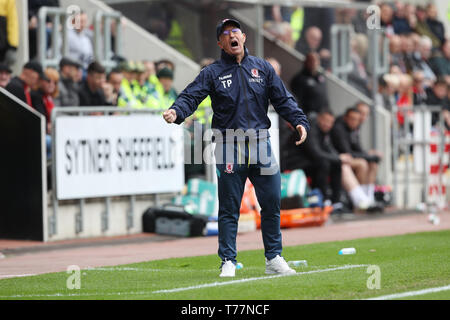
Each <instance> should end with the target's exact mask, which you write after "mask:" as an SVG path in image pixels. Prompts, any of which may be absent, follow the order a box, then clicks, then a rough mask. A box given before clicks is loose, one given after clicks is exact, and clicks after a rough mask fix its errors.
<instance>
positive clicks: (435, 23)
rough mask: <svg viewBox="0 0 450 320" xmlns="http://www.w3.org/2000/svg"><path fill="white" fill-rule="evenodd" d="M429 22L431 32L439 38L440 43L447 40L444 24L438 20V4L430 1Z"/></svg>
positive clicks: (428, 8)
mask: <svg viewBox="0 0 450 320" xmlns="http://www.w3.org/2000/svg"><path fill="white" fill-rule="evenodd" d="M426 21H427V24H428V27H429V28H430V30H431V32H433V34H434V35H435V36H436V38H438V39H439V43H440V45H442V43H443V42H444V41H445V28H444V24H443V23H442V22H440V21H439V20H438V12H437V8H436V5H434V4H433V3H430V4H428V5H427V20H426Z"/></svg>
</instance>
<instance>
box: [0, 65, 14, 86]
mask: <svg viewBox="0 0 450 320" xmlns="http://www.w3.org/2000/svg"><path fill="white" fill-rule="evenodd" d="M11 73H12V70H11V69H10V67H8V66H7V65H6V64H3V63H0V87H1V88H5V87H6V86H7V85H8V83H9V81H10V80H11Z"/></svg>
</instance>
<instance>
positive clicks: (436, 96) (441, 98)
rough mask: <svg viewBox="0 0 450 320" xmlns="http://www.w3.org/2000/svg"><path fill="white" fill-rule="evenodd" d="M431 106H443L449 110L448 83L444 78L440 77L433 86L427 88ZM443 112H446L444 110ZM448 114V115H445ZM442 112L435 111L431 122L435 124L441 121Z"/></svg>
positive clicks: (443, 108)
mask: <svg viewBox="0 0 450 320" xmlns="http://www.w3.org/2000/svg"><path fill="white" fill-rule="evenodd" d="M426 104H427V105H429V106H441V107H442V110H449V100H448V84H447V82H446V81H445V80H444V78H438V80H437V81H436V82H435V83H434V85H433V87H432V88H428V89H427V101H426ZM441 113H445V112H444V111H442V112H441ZM444 116H446V115H444ZM439 117H440V114H439V113H437V112H433V113H432V115H431V124H432V125H433V126H435V125H436V124H437V123H438V122H439Z"/></svg>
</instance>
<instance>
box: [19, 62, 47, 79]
mask: <svg viewBox="0 0 450 320" xmlns="http://www.w3.org/2000/svg"><path fill="white" fill-rule="evenodd" d="M23 68H24V69H30V70H33V71H34V72H37V74H39V77H40V78H41V79H45V75H44V70H43V69H42V65H41V64H40V63H39V62H38V61H34V60H33V61H29V62H27V63H25V65H24V66H23Z"/></svg>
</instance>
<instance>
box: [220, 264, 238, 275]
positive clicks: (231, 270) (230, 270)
mask: <svg viewBox="0 0 450 320" xmlns="http://www.w3.org/2000/svg"><path fill="white" fill-rule="evenodd" d="M235 274H236V266H235V265H234V263H233V262H231V261H230V260H227V261H225V263H224V264H223V265H222V272H221V273H220V277H222V278H223V277H234V276H235Z"/></svg>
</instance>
